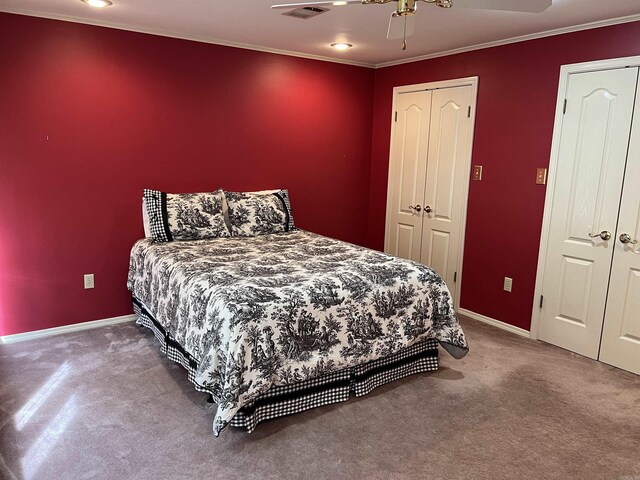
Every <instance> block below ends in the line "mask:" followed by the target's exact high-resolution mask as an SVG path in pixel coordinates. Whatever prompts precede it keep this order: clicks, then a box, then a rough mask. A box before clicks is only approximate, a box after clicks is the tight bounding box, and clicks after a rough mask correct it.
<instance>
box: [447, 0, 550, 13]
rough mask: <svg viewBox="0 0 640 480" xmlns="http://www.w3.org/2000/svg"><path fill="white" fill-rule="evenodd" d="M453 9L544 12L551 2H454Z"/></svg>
mask: <svg viewBox="0 0 640 480" xmlns="http://www.w3.org/2000/svg"><path fill="white" fill-rule="evenodd" d="M452 1H453V8H477V9H481V10H504V11H507V12H529V13H540V12H544V11H545V10H546V9H547V8H549V7H550V6H551V0H452Z"/></svg>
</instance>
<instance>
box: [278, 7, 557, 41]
mask: <svg viewBox="0 0 640 480" xmlns="http://www.w3.org/2000/svg"><path fill="white" fill-rule="evenodd" d="M392 1H395V2H396V3H397V8H396V10H395V12H393V13H392V14H391V18H390V19H389V28H388V30H387V38H389V39H396V38H402V50H406V49H407V37H408V36H410V35H412V34H413V31H414V27H415V24H414V22H413V18H414V15H415V13H416V11H417V10H418V2H420V1H422V2H424V3H430V4H433V5H436V6H438V7H442V8H451V7H453V6H454V3H455V7H456V8H475V9H482V10H503V11H510V12H530V13H539V12H543V11H545V10H546V9H547V8H549V7H550V6H551V2H552V0H333V1H331V0H329V1H317V2H300V3H279V4H276V5H272V6H271V8H292V7H302V8H304V7H320V6H323V5H327V6H342V5H351V4H356V3H359V4H362V5H370V4H383V3H391V2H392Z"/></svg>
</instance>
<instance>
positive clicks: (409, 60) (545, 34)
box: [375, 14, 640, 69]
mask: <svg viewBox="0 0 640 480" xmlns="http://www.w3.org/2000/svg"><path fill="white" fill-rule="evenodd" d="M637 21H640V14H635V15H629V16H626V17H617V18H611V19H608V20H599V21H597V22H590V23H583V24H581V25H574V26H571V27H563V28H556V29H553V30H546V31H544V32H538V33H531V34H529V35H521V36H519V37H511V38H506V39H504V40H496V41H494V42H487V43H479V44H477V45H471V46H468V47H462V48H454V49H453V50H446V51H444V52H437V53H430V54H428V55H419V56H417V57H411V58H404V59H402V60H392V61H390V62H383V63H377V64H376V65H375V68H376V69H377V68H385V67H392V66H394V65H402V64H404V63H413V62H419V61H421V60H429V59H431V58H439V57H447V56H449V55H455V54H457V53H464V52H472V51H474V50H482V49H485V48H491V47H499V46H501V45H509V44H511V43H519V42H526V41H527V40H535V39H538V38H545V37H553V36H555V35H563V34H565V33H572V32H580V31H582V30H591V29H594V28H600V27H610V26H612V25H619V24H621V23H631V22H637Z"/></svg>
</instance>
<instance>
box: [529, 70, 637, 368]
mask: <svg viewBox="0 0 640 480" xmlns="http://www.w3.org/2000/svg"><path fill="white" fill-rule="evenodd" d="M637 75H638V69H637V68H629V69H618V70H609V71H600V72H588V73H577V74H572V75H570V77H569V81H568V85H567V90H566V95H565V98H566V109H567V111H566V114H565V115H564V118H563V120H562V129H561V132H560V138H559V146H558V161H557V166H556V172H555V191H554V195H553V199H552V205H551V212H552V213H551V219H550V222H549V231H548V238H547V241H548V244H547V251H546V261H545V265H546V267H545V271H544V277H543V282H542V293H541V294H542V295H543V296H544V303H543V307H542V309H541V312H540V319H539V327H538V336H539V338H540V339H541V340H544V341H547V342H549V343H553V344H555V345H558V346H561V347H563V348H567V349H569V350H572V351H574V352H577V353H580V354H582V355H585V356H588V357H591V358H597V357H598V349H599V344H600V336H601V332H602V322H603V317H604V310H605V303H606V298H607V286H608V283H609V273H610V268H611V258H612V255H613V247H614V245H615V238H613V235H614V234H615V232H616V222H617V216H618V207H619V201H620V191H621V189H622V181H623V177H624V169H625V162H626V156H627V147H628V140H629V132H630V128H631V119H632V114H633V104H634V96H635V90H636V79H637ZM602 231H607V232H610V234H611V235H612V237H611V239H609V240H603V239H601V238H600V237H595V238H591V237H590V236H589V235H590V234H591V235H594V234H597V233H600V232H602Z"/></svg>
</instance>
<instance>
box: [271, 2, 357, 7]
mask: <svg viewBox="0 0 640 480" xmlns="http://www.w3.org/2000/svg"><path fill="white" fill-rule="evenodd" d="M352 3H362V0H342V1H341V0H333V1H329V2H300V3H278V4H276V5H271V8H304V7H316V6H317V7H320V6H322V5H326V6H332V5H333V6H334V7H339V6H342V5H350V4H352Z"/></svg>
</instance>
